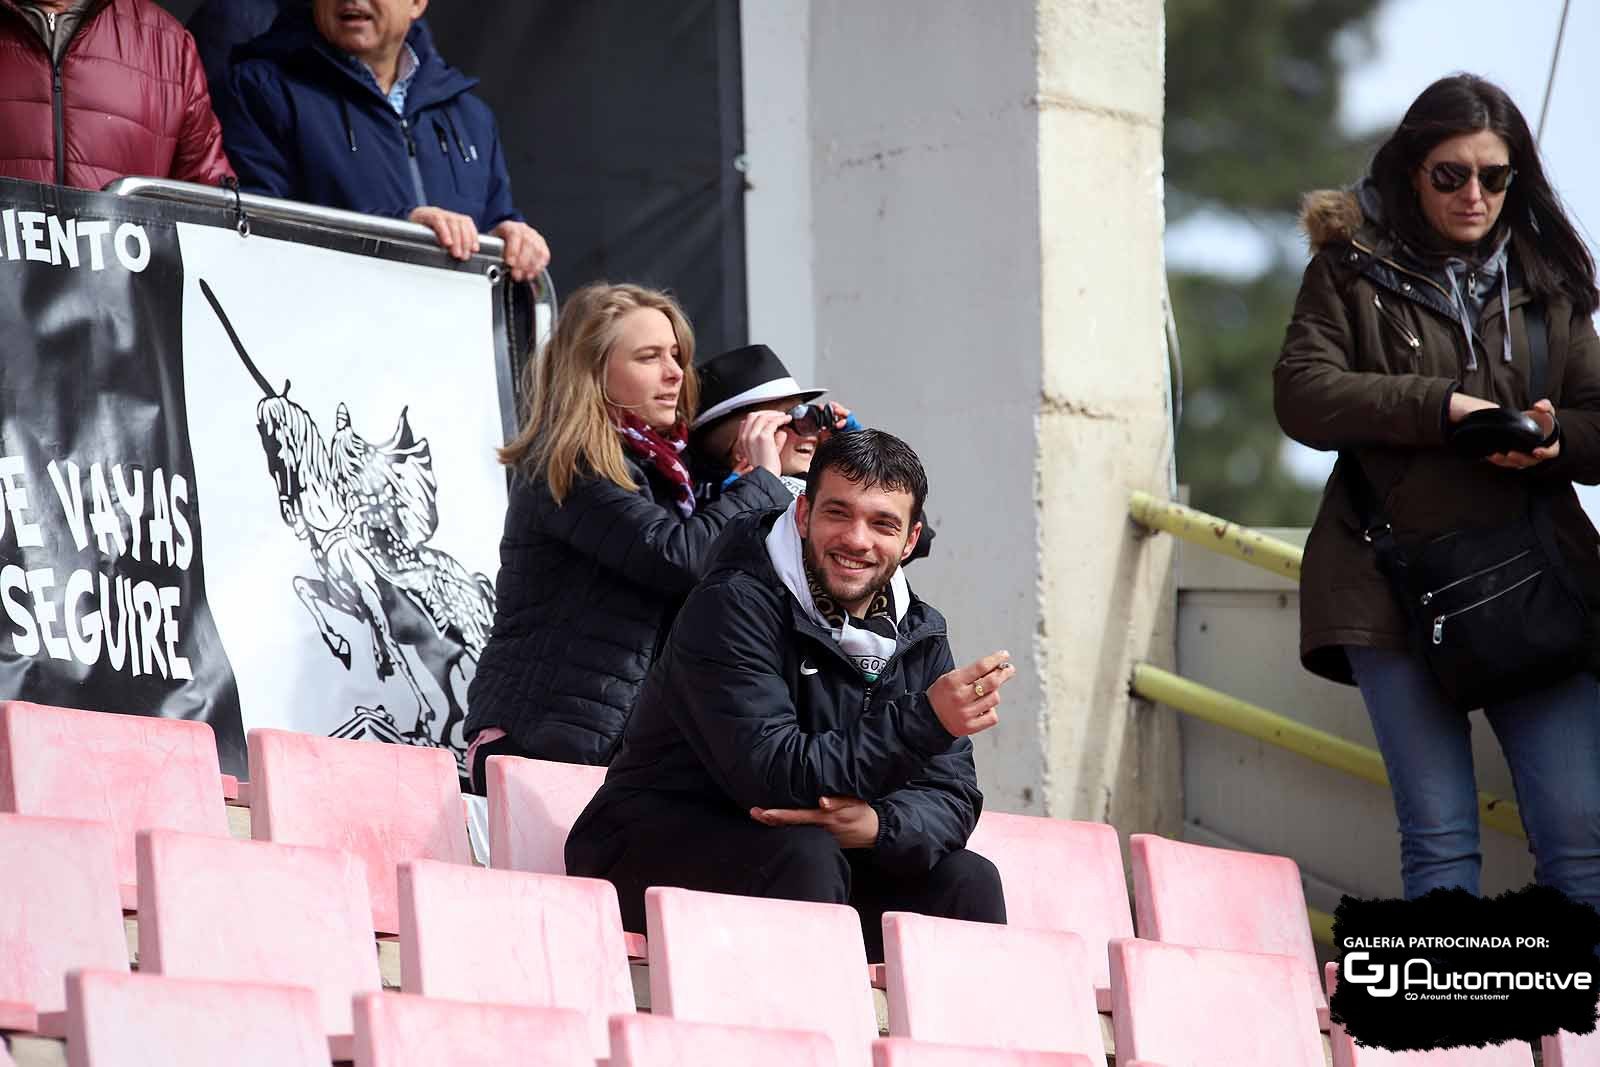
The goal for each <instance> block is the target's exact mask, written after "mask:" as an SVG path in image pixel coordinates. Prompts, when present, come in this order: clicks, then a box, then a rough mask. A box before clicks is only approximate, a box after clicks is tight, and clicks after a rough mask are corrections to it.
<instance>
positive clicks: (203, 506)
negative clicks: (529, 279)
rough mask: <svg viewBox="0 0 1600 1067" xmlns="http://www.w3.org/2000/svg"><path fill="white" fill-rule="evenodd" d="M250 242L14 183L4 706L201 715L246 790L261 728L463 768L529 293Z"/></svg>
mask: <svg viewBox="0 0 1600 1067" xmlns="http://www.w3.org/2000/svg"><path fill="white" fill-rule="evenodd" d="M213 216H215V217H213ZM234 222H235V220H233V219H229V218H227V217H225V216H224V215H222V214H221V213H219V212H215V211H211V212H208V211H206V210H202V209H198V208H192V207H186V206H182V205H172V204H159V203H149V202H144V201H140V200H137V199H128V198H118V197H113V196H109V195H106V194H98V193H80V192H76V191H73V190H61V189H53V188H51V187H46V186H36V185H33V184H31V183H23V182H9V181H0V329H3V330H4V331H5V342H4V345H5V349H4V358H3V360H0V367H3V369H0V375H3V389H0V493H3V497H4V506H3V507H0V699H25V700H31V701H35V702H38V703H45V704H57V705H62V706H68V707H79V708H89V709H93V710H103V711H115V712H124V713H132V714H144V715H160V716H167V717H182V718H190V719H201V720H204V721H207V722H209V723H210V724H211V726H212V728H213V729H214V731H215V732H216V735H217V740H218V748H219V753H220V755H221V757H222V762H223V769H224V770H225V771H230V772H233V773H237V774H243V772H244V769H245V768H244V763H245V760H244V735H245V732H246V731H248V730H249V729H252V728H254V727H259V726H272V727H278V728H283V729H290V730H299V731H306V732H313V733H319V734H329V735H336V736H343V737H353V738H368V739H372V740H378V741H389V742H401V743H408V744H422V745H430V746H443V747H447V748H450V749H452V750H454V752H455V754H456V756H457V758H458V759H459V758H460V757H461V755H462V753H463V739H462V736H461V720H462V716H463V714H464V712H465V697H466V688H467V683H468V681H470V678H471V675H472V671H473V668H474V665H475V664H476V662H477V653H478V652H479V650H480V649H481V648H482V647H483V642H484V640H485V638H486V636H487V632H488V629H489V626H490V623H491V621H492V618H493V603H494V592H493V584H492V579H493V575H494V573H495V569H496V550H497V544H498V541H499V533H500V522H501V517H502V515H503V514H504V509H505V499H506V488H505V486H506V482H505V475H504V472H503V470H502V469H501V468H500V467H499V466H498V465H497V463H496V462H495V456H494V449H495V446H496V445H497V444H499V443H500V442H501V441H502V440H503V434H504V430H505V425H506V419H505V415H506V411H507V408H508V405H509V402H510V401H509V397H508V395H507V383H508V381H509V379H510V374H509V370H508V367H507V355H506V353H507V344H506V341H505V339H504V338H503V337H502V336H501V327H500V322H501V318H500V317H499V316H497V314H496V308H497V307H498V306H499V305H498V301H499V300H500V297H501V294H500V293H499V292H498V291H497V286H496V283H495V282H494V281H493V280H491V278H490V277H489V276H488V275H487V273H486V272H485V271H484V270H482V269H471V265H457V264H453V263H451V262H450V261H448V260H446V259H445V258H444V257H443V255H442V254H437V253H434V254H424V253H419V252H418V251H417V250H415V249H410V250H396V249H394V248H385V247H383V246H382V244H381V242H374V241H372V240H370V239H368V240H360V239H354V238H350V237H341V236H340V235H338V234H336V233H317V234H309V235H308V234H307V233H305V232H301V230H299V229H297V228H295V227H292V226H286V225H270V224H267V225H257V226H255V227H253V228H252V229H251V232H249V233H248V235H242V234H241V232H240V228H236V227H235V225H234ZM499 284H501V285H503V284H504V283H499Z"/></svg>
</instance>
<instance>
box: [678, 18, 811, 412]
mask: <svg viewBox="0 0 1600 1067" xmlns="http://www.w3.org/2000/svg"><path fill="white" fill-rule="evenodd" d="M739 35H740V38H741V43H742V47H743V55H744V71H743V78H744V157H745V182H746V185H747V188H746V190H745V264H746V272H747V276H748V286H749V287H748V293H749V313H750V341H751V343H753V344H764V345H768V346H770V347H771V348H772V350H773V351H774V352H776V353H778V358H780V359H782V360H783V362H784V365H785V366H787V367H788V368H789V370H790V372H791V373H792V374H794V376H795V378H796V380H798V381H799V382H801V384H804V385H809V384H811V383H812V382H814V381H815V380H816V300H815V297H814V294H813V291H812V248H813V240H812V232H811V98H810V93H811V79H810V59H811V0H746V2H745V3H743V4H741V5H740V7H739ZM706 355H708V356H710V355H715V353H712V352H708V353H706ZM823 384H824V385H826V384H827V383H826V382H824V383H823Z"/></svg>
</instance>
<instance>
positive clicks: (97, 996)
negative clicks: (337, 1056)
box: [67, 971, 328, 1067]
mask: <svg viewBox="0 0 1600 1067" xmlns="http://www.w3.org/2000/svg"><path fill="white" fill-rule="evenodd" d="M67 1025H68V1033H67V1063H68V1065H69V1067H217V1065H218V1064H227V1065H228V1067H327V1063H328V1043H327V1040H326V1038H324V1037H323V1034H322V1026H321V1023H320V1020H319V1019H318V1017H317V1000H316V997H315V996H314V995H313V994H312V992H311V991H310V990H309V989H302V988H298V987H294V986H277V985H265V984H257V983H253V982H196V981H187V980H182V979H176V978H156V977H152V976H150V975H143V974H114V973H109V972H104V971H78V972H75V973H73V974H72V975H71V976H69V977H68V978H67Z"/></svg>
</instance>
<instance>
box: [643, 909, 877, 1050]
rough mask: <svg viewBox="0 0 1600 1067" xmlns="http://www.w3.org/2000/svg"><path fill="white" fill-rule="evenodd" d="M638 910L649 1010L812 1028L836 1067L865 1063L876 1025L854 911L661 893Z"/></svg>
mask: <svg viewBox="0 0 1600 1067" xmlns="http://www.w3.org/2000/svg"><path fill="white" fill-rule="evenodd" d="M644 902H645V923H646V925H647V927H648V929H647V930H646V933H647V934H648V935H649V938H650V1005H651V1010H652V1011H654V1012H655V1013H657V1014H660V1015H667V1016H671V1017H672V1018H675V1019H685V1020H688V1021H690V1022H708V1023H727V1024H730V1025H746V1026H762V1027H768V1028H771V1029H778V1030H814V1031H818V1032H820V1033H824V1034H827V1035H828V1036H829V1037H830V1038H832V1039H833V1044H834V1054H835V1055H836V1056H837V1057H838V1060H839V1064H840V1067H866V1065H867V1064H870V1063H871V1061H872V1041H873V1039H874V1038H876V1037H877V1036H878V1023H877V1017H876V1015H875V1014H874V1013H873V1009H872V992H871V987H870V986H869V985H868V984H867V951H866V948H865V946H864V945H863V943H862V940H861V921H860V919H859V918H857V916H856V913H855V911H854V909H852V908H849V907H846V906H844V905H842V904H814V903H808V902H803V901H794V900H764V899H757V898H753V897H738V896H726V895H723V894H720V893H701V892H696V891H693V890H688V889H668V888H662V887H656V888H654V889H649V890H646V892H645V896H644Z"/></svg>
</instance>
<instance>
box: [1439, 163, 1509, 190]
mask: <svg viewBox="0 0 1600 1067" xmlns="http://www.w3.org/2000/svg"><path fill="white" fill-rule="evenodd" d="M1516 176H1517V172H1516V169H1515V168H1514V167H1512V166H1511V164H1509V163H1497V164H1495V165H1494V166H1492V167H1480V168H1478V185H1480V186H1481V187H1482V188H1483V191H1484V192H1486V193H1503V192H1505V191H1506V188H1507V187H1508V186H1509V185H1510V184H1511V179H1512V178H1514V177H1516ZM1471 178H1472V168H1471V167H1470V166H1468V165H1467V164H1465V163H1435V164H1434V165H1433V167H1432V169H1430V170H1429V171H1428V184H1430V185H1432V186H1433V187H1434V188H1435V189H1437V190H1438V191H1439V192H1441V193H1453V192H1455V191H1456V190H1458V189H1460V188H1461V187H1462V186H1463V185H1466V184H1467V182H1468V180H1470V179H1471Z"/></svg>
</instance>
